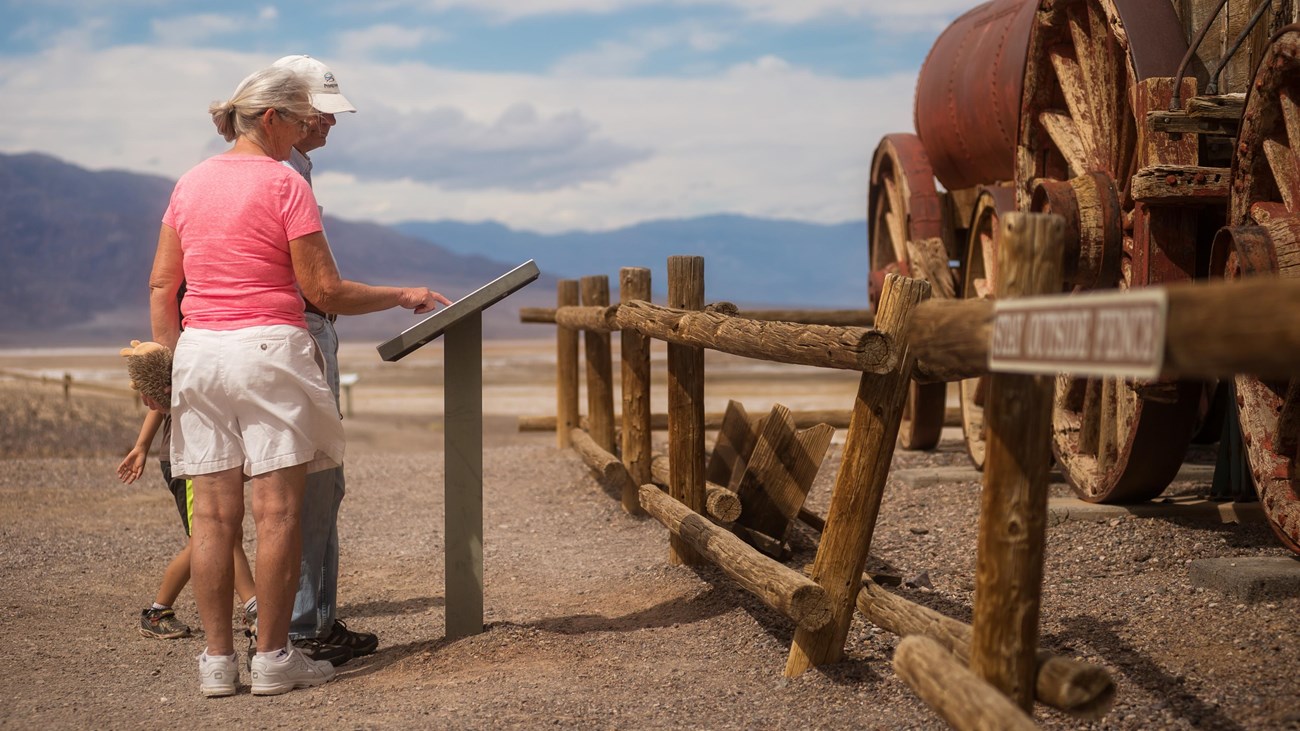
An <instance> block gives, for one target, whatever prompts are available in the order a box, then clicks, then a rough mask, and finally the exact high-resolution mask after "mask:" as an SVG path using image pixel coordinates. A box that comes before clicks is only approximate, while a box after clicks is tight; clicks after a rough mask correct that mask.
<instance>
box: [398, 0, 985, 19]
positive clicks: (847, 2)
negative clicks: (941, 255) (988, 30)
mask: <svg viewBox="0 0 1300 731" xmlns="http://www.w3.org/2000/svg"><path fill="white" fill-rule="evenodd" d="M972 2H973V0H908V1H907V2H896V1H895V0H387V2H386V4H387V5H389V6H402V7H412V8H419V9H423V10H427V11H434V12H438V11H445V10H451V9H466V10H472V11H475V12H481V13H484V14H487V15H490V16H492V17H494V18H497V19H500V20H503V21H510V20H517V19H519V18H526V17H533V16H539V15H557V14H572V13H590V14H608V13H615V12H619V11H624V10H631V9H635V8H644V7H649V6H654V5H670V6H677V7H723V8H731V9H734V10H736V11H738V12H740V13H741V14H743V15H744V16H746V17H748V18H751V19H754V20H761V21H766V22H772V23H804V22H808V21H811V20H816V19H821V18H834V17H849V18H882V19H890V18H900V17H902V18H911V19H917V18H930V19H933V18H951V17H952V16H953V15H955V14H957V13H959V12H962V11H964V10H967V9H969V8H970V7H971V6H972Z"/></svg>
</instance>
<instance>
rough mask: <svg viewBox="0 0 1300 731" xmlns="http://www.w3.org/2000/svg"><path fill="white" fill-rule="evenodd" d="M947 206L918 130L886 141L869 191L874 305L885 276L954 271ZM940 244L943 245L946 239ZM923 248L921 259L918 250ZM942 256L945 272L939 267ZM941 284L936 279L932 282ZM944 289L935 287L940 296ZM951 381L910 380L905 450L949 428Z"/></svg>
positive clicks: (925, 444) (933, 440)
mask: <svg viewBox="0 0 1300 731" xmlns="http://www.w3.org/2000/svg"><path fill="white" fill-rule="evenodd" d="M942 210H943V209H942V206H941V204H940V200H939V194H938V192H937V191H936V190H935V187H934V173H933V172H932V171H931V169H930V159H929V158H928V157H927V156H926V154H925V148H924V147H922V146H921V140H920V139H918V138H917V137H916V135H910V134H891V135H886V136H885V137H884V138H883V139H881V140H880V144H879V145H878V146H877V147H876V153H875V155H874V157H873V158H872V160H871V184H870V188H869V190H868V193H867V226H868V230H869V236H870V239H869V241H870V244H871V274H870V276H869V278H868V283H867V288H868V291H869V294H870V299H871V302H872V305H873V306H874V305H875V303H876V302H877V301H878V300H879V298H880V290H881V287H882V286H883V285H884V281H885V275H886V274H890V273H897V274H902V275H903V276H908V277H917V278H923V279H932V278H934V277H943V276H948V272H947V261H946V256H942V255H940V254H938V253H937V252H936V253H934V254H933V255H931V256H930V257H928V258H925V256H924V253H922V252H926V251H929V252H935V249H934V247H933V243H934V242H935V241H939V240H940V236H941V234H942V231H943V221H942V218H943V216H942ZM940 248H942V245H941V244H940ZM918 253H922V260H920V261H918V260H917V257H915V256H914V254H918ZM940 256H941V258H943V259H944V261H942V271H938V272H933V271H932V270H935V269H938V268H939V265H940V262H938V261H936V260H935V259H936V257H940ZM931 283H932V284H935V282H933V281H932V282H931ZM942 292H943V289H942V288H941V287H936V288H935V294H936V296H938V295H940V294H941V293H942ZM947 396H948V386H947V384H946V383H931V384H919V383H916V382H915V381H912V382H910V385H909V387H908V391H907V403H906V405H905V406H904V408H903V420H902V424H901V425H900V426H899V429H898V440H899V444H900V445H901V446H902V447H903V448H904V449H932V448H933V447H934V446H935V445H936V444H938V443H939V436H940V433H941V432H942V431H943V418H944V408H945V406H946V405H947Z"/></svg>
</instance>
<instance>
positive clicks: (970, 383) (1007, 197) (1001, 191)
mask: <svg viewBox="0 0 1300 731" xmlns="http://www.w3.org/2000/svg"><path fill="white" fill-rule="evenodd" d="M1015 209H1016V193H1015V189H1014V188H1012V187H1010V186H1005V185H1002V186H987V187H983V188H980V191H979V196H978V197H977V198H976V199H975V208H974V210H973V211H972V213H971V220H970V229H969V231H970V233H969V235H968V237H967V239H966V259H965V265H964V266H963V270H964V271H965V277H964V279H963V282H962V297H963V298H965V299H994V298H995V297H996V295H997V288H998V243H999V242H998V237H999V235H1000V232H1001V230H1002V229H1001V227H1000V226H998V221H999V220H1000V219H1001V218H1002V216H1003V215H1005V214H1006V213H1009V212H1012V211H1014V210H1015ZM959 393H960V396H961V426H962V435H963V436H964V437H965V440H966V452H967V453H968V454H969V455H970V460H971V463H972V464H974V465H975V469H977V470H983V469H984V455H985V444H984V397H985V395H986V394H987V393H988V377H987V376H981V377H979V378H967V379H965V380H963V381H962V382H961V383H960V385H959Z"/></svg>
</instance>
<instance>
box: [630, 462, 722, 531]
mask: <svg viewBox="0 0 1300 731" xmlns="http://www.w3.org/2000/svg"><path fill="white" fill-rule="evenodd" d="M671 470H672V468H670V467H669V466H668V456H667V455H663V454H656V455H654V457H653V458H651V460H650V479H651V480H653V481H654V482H655V483H656V484H659V485H663V486H664V487H667V486H668V480H669V475H670V473H671ZM704 492H705V499H704V509H705V510H707V511H708V515H709V517H711V518H714V519H716V520H720V521H722V522H724V523H731V522H734V521H735V520H736V518H739V517H740V497H739V496H738V495H736V493H734V492H732V491H731V490H728V489H727V488H725V487H723V486H722V485H719V484H717V483H716V482H708V481H707V480H706V481H705V483H704Z"/></svg>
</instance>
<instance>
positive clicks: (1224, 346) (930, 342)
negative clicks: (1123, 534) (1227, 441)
mask: <svg viewBox="0 0 1300 731" xmlns="http://www.w3.org/2000/svg"><path fill="white" fill-rule="evenodd" d="M1163 289H1164V290H1165V292H1166V293H1167V295H1168V297H1169V311H1168V315H1167V319H1166V325H1165V358H1164V370H1163V371H1162V373H1161V377H1162V378H1189V379H1190V378H1222V377H1227V376H1232V375H1236V374H1241V373H1245V374H1251V375H1256V376H1259V377H1260V378H1266V379H1269V378H1274V379H1286V378H1290V377H1291V376H1293V375H1295V373H1296V365H1295V364H1296V363H1297V362H1300V330H1297V329H1296V328H1295V327H1292V325H1291V323H1290V321H1288V320H1287V319H1286V318H1284V317H1259V303H1260V302H1268V303H1269V307H1270V308H1271V309H1273V310H1274V311H1276V312H1290V311H1292V309H1293V308H1296V307H1300V280H1295V279H1275V278H1268V277H1252V278H1247V279H1241V280H1235V281H1204V282H1202V281H1198V282H1188V283H1181V284H1172V285H1168V286H1166V287H1164V288H1163ZM1063 296H1065V295H1063ZM1084 296H1086V295H1084ZM992 321H993V303H992V302H990V301H988V300H973V299H971V300H953V301H947V300H945V301H930V302H926V303H924V304H922V305H921V306H920V307H918V308H917V311H916V315H915V316H914V317H913V318H912V328H911V330H909V332H908V335H907V339H908V342H909V343H910V344H911V346H912V347H913V349H915V350H916V353H917V366H916V369H915V370H914V371H913V375H914V376H916V377H917V379H918V380H922V381H927V382H932V381H953V380H960V379H962V378H972V377H974V376H979V375H983V374H986V373H988V372H989V371H988V347H989V334H990V328H991V325H992Z"/></svg>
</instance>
